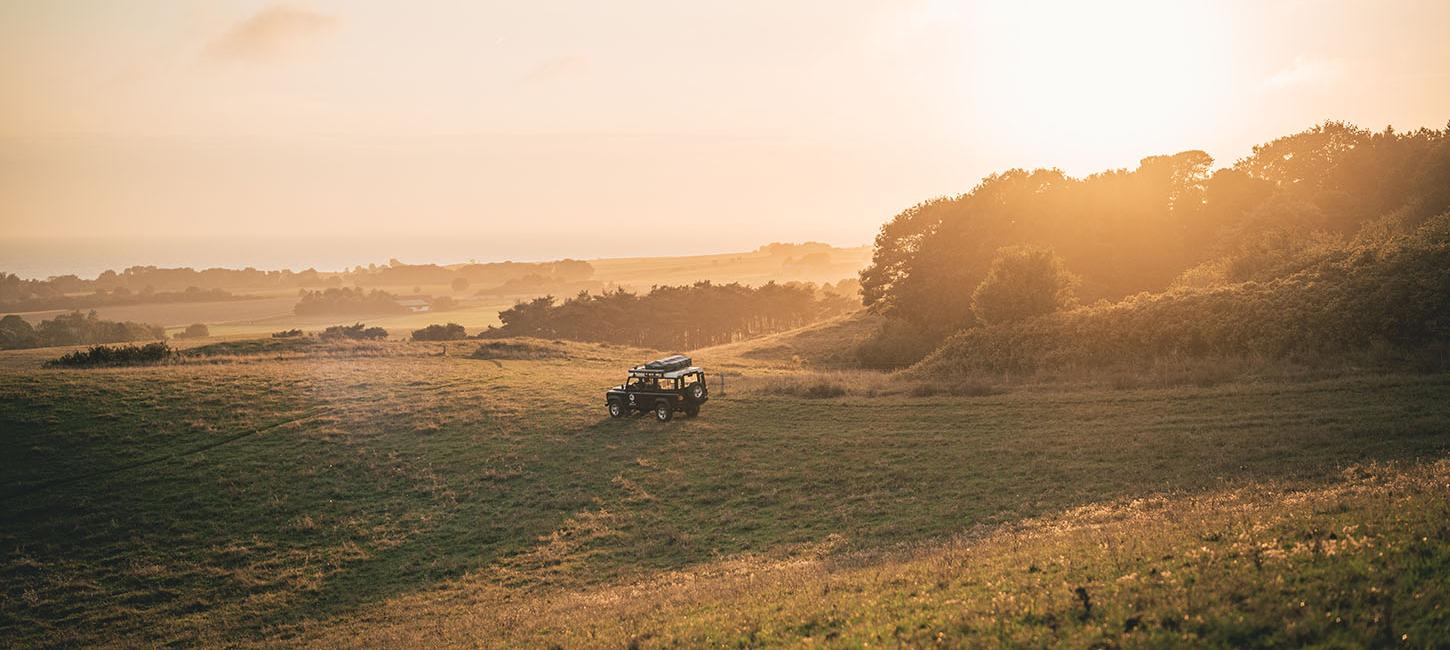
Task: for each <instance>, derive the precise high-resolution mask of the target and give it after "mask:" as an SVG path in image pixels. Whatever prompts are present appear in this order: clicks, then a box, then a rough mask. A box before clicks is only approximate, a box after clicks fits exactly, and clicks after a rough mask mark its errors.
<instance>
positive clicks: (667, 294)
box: [481, 282, 855, 350]
mask: <svg viewBox="0 0 1450 650" xmlns="http://www.w3.org/2000/svg"><path fill="white" fill-rule="evenodd" d="M842 284H843V285H846V286H849V287H851V288H852V289H854V283H844V282H843V283H842ZM854 305H855V301H854V299H853V297H852V296H850V295H847V294H846V293H844V291H842V290H840V289H838V288H837V287H829V290H823V289H821V288H817V287H816V286H815V285H812V284H803V283H788V284H776V283H773V282H772V283H767V284H765V285H762V286H759V287H750V286H746V285H742V284H738V283H731V284H714V283H711V282H697V283H695V284H692V285H686V286H665V287H654V288H653V289H652V290H651V291H650V292H649V293H646V294H635V293H631V292H628V291H624V290H616V291H607V292H604V293H601V294H589V293H584V292H581V293H580V294H579V295H577V296H575V297H573V298H569V299H567V300H565V301H564V302H562V303H559V302H558V301H557V300H556V299H555V298H554V297H553V296H544V297H541V298H536V299H534V300H531V301H528V302H521V303H519V304H517V305H514V306H513V307H512V308H510V309H507V310H505V311H502V312H499V320H501V321H502V322H503V326H502V327H496V328H490V329H489V330H488V331H486V332H484V333H483V334H482V335H481V336H483V337H486V338H502V337H508V336H534V337H540V338H562V339H572V340H576V341H596V342H608V343H621V344H629V345H639V346H643V347H649V348H656V349H670V350H688V349H692V348H698V347H703V346H707V345H715V344H719V343H728V342H730V341H735V340H739V339H742V338H746V337H750V336H757V335H760V334H767V333H770V332H779V331H782V330H786V329H790V328H793V327H799V326H801V325H805V324H808V323H812V322H815V321H817V320H820V319H822V318H829V317H831V316H835V315H839V314H843V313H846V312H848V311H850V310H852V309H854V308H855V306H854Z"/></svg>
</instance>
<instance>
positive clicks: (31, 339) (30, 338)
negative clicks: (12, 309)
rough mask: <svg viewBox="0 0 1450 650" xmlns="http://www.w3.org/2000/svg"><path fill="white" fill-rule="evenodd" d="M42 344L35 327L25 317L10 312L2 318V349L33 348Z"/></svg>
mask: <svg viewBox="0 0 1450 650" xmlns="http://www.w3.org/2000/svg"><path fill="white" fill-rule="evenodd" d="M37 345H40V337H38V336H36V334H35V328H34V327H31V325H30V322H29V321H26V320H25V319H24V318H21V317H19V316H16V315H15V314H9V315H7V316H6V317H4V318H0V349H4V350H10V349H16V348H33V347H35V346H37Z"/></svg>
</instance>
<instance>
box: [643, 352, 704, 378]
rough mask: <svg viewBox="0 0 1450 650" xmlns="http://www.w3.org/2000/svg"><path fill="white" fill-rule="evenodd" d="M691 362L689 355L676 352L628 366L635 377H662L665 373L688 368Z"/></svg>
mask: <svg viewBox="0 0 1450 650" xmlns="http://www.w3.org/2000/svg"><path fill="white" fill-rule="evenodd" d="M691 363H692V361H691V360H690V358H689V357H687V356H685V355H683V354H676V355H672V356H668V357H665V358H663V359H655V360H654V361H651V362H649V363H644V364H640V365H638V366H635V367H633V368H630V369H629V374H630V375H633V376H635V377H664V376H666V375H667V374H672V373H677V372H679V371H681V370H687V369H689V368H690V367H691V365H690V364H691Z"/></svg>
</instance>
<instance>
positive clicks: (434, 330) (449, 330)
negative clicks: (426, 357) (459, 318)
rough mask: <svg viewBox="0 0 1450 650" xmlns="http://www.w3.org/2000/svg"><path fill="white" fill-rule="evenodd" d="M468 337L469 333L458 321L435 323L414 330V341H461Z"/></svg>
mask: <svg viewBox="0 0 1450 650" xmlns="http://www.w3.org/2000/svg"><path fill="white" fill-rule="evenodd" d="M466 338H468V333H467V332H465V331H464V330H463V326H462V325H459V324H458V323H449V324H447V325H438V324H436V323H435V324H433V325H429V326H427V327H425V328H423V329H420V330H413V340H414V341H459V340H462V339H466Z"/></svg>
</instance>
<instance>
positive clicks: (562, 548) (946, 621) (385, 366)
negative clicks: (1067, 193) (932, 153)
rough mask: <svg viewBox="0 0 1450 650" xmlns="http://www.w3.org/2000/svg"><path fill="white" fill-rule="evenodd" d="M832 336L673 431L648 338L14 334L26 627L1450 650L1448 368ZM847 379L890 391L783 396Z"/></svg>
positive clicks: (9, 631)
mask: <svg viewBox="0 0 1450 650" xmlns="http://www.w3.org/2000/svg"><path fill="white" fill-rule="evenodd" d="M812 332H815V333H814V334H811V333H812ZM807 334H808V336H805V337H802V338H803V339H804V340H806V341H807V342H810V341H815V340H816V339H818V338H820V334H819V328H807ZM796 341H797V339H792V338H789V337H779V336H778V337H770V338H767V339H762V340H760V341H759V342H757V343H755V344H753V345H746V344H734V345H728V346H721V347H718V348H707V349H704V350H699V351H696V352H695V353H694V354H695V358H696V360H697V362H698V363H700V364H701V365H704V366H705V367H706V368H707V369H710V370H713V369H716V368H719V369H723V370H728V371H729V373H730V382H731V383H730V384H729V387H728V388H727V390H726V391H725V393H724V394H723V395H717V396H715V397H714V398H713V399H712V401H711V402H710V403H709V404H707V405H706V407H705V409H704V412H703V413H702V415H701V417H699V418H698V419H693V420H688V419H682V420H676V421H674V422H671V423H666V424H661V423H657V422H654V421H653V420H650V419H646V418H638V419H634V418H628V419H624V420H610V419H609V418H608V417H607V415H606V414H605V411H604V409H603V406H602V391H603V389H604V388H605V387H607V386H609V385H612V384H614V383H617V382H618V381H619V380H620V379H621V374H622V370H623V368H624V367H626V366H627V365H629V364H631V363H635V362H638V361H640V360H642V359H645V358H648V357H650V356H651V355H653V354H654V353H653V352H651V351H647V350H638V349H633V348H626V347H617V346H606V345H592V344H579V343H561V342H550V341H523V342H521V343H527V344H528V345H530V346H533V347H531V348H530V349H535V350H551V351H552V352H551V353H550V354H542V353H541V354H538V355H534V356H536V357H537V358H524V359H516V358H507V359H500V358H493V359H475V358H470V356H469V355H470V353H471V352H472V351H473V349H474V348H475V347H477V344H476V343H474V342H471V341H470V342H455V343H451V344H447V345H446V346H445V345H444V344H436V343H430V344H420V343H402V342H366V343H362V342H359V343H336V344H327V345H319V346H308V347H302V348H298V349H289V350H280V349H274V348H271V347H268V346H246V345H234V346H233V347H231V348H224V349H220V350H217V352H218V353H217V354H213V355H206V356H200V355H198V356H194V357H188V358H187V360H185V361H183V362H180V363H173V364H169V365H161V366H154V367H139V368H106V369H88V370H59V369H47V368H42V367H40V363H41V362H42V361H43V360H44V359H45V358H48V357H47V355H46V354H42V353H43V352H47V351H44V350H31V351H18V352H10V353H5V354H4V355H3V356H4V357H5V359H4V361H5V364H4V365H5V367H6V372H4V373H3V374H0V429H3V430H4V431H5V432H6V433H5V440H4V444H5V445H6V447H7V450H6V454H4V456H3V461H0V462H3V472H0V474H3V476H4V480H3V484H0V524H3V525H0V547H3V548H4V556H3V564H0V582H3V583H4V584H5V589H4V592H3V593H4V600H3V604H0V629H3V630H4V637H5V638H7V639H8V640H9V642H10V643H13V644H16V645H70V644H90V643H120V644H128V645H130V644H143V645H154V644H170V643H183V644H199V645H249V644H260V645H269V646H270V645H277V644H289V643H297V644H305V645H329V646H336V645H347V646H353V645H359V644H361V645H397V644H402V643H413V644H418V643H431V644H436V643H466V644H480V645H495V644H499V645H503V644H515V645H527V646H548V645H552V644H559V645H563V646H565V647H571V646H579V645H590V646H601V645H602V646H619V645H644V646H650V645H670V644H675V643H679V644H686V645H700V644H709V645H724V644H728V645H743V646H751V645H760V644H768V643H782V642H800V641H803V640H806V639H811V640H817V641H825V642H828V643H833V644H837V645H847V646H854V645H861V644H866V643H871V644H879V643H908V644H912V645H926V644H930V643H933V642H944V643H945V642H950V643H953V644H961V643H971V644H979V643H986V644H992V643H1006V644H1010V643H1029V644H1034V643H1043V642H1050V641H1057V642H1069V643H1072V644H1084V645H1085V644H1088V643H1093V642H1103V643H1134V642H1145V643H1150V642H1165V641H1174V640H1177V641H1179V642H1191V641H1200V642H1209V643H1217V644H1226V645H1263V644H1271V643H1295V644H1297V643H1308V642H1326V643H1349V644H1359V643H1380V642H1391V641H1393V640H1394V639H1400V638H1401V637H1402V636H1403V640H1406V641H1408V642H1409V643H1410V644H1411V645H1433V644H1434V643H1435V641H1436V639H1437V638H1438V637H1436V636H1435V631H1436V630H1443V629H1444V627H1445V624H1446V622H1447V614H1446V612H1447V610H1446V607H1445V605H1446V604H1447V600H1450V593H1447V590H1446V589H1445V588H1444V586H1443V580H1440V579H1439V578H1440V577H1441V576H1443V575H1444V573H1445V571H1446V569H1447V567H1450V529H1447V527H1446V526H1445V524H1444V522H1445V521H1446V520H1447V519H1446V517H1445V515H1446V514H1447V513H1446V509H1447V503H1446V496H1447V494H1450V493H1447V489H1446V488H1447V480H1450V473H1447V471H1446V466H1445V464H1444V462H1445V461H1444V458H1445V454H1446V451H1447V449H1450V436H1447V432H1450V376H1446V375H1442V374H1391V373H1384V374H1373V375H1370V374H1362V373H1360V374H1356V373H1346V374H1340V375H1335V376H1326V377H1304V378H1296V379H1281V380H1273V381H1268V380H1258V381H1255V380H1243V381H1229V382H1224V383H1218V384H1215V385H1195V384H1187V385H1178V386H1171V387H1166V388H1144V387H1131V386H1125V385H1119V386H1114V385H1103V384H1097V383H1091V382H1088V383H1078V382H1071V381H1055V382H1036V383H1034V382H1030V381H1019V382H1014V383H1002V384H1000V385H994V386H991V387H990V388H991V390H983V391H972V392H970V393H963V394H957V395H953V394H951V392H941V393H935V392H933V391H929V390H913V389H910V388H908V387H906V385H907V384H910V385H911V386H919V385H921V384H922V382H926V383H930V381H931V378H930V377H919V376H916V377H913V376H907V375H904V374H898V375H888V374H883V373H864V372H855V373H852V374H849V375H839V376H838V375H836V374H832V373H831V372H830V371H823V370H820V369H817V368H814V367H812V364H811V362H810V360H809V359H801V358H800V357H801V356H803V355H802V353H804V356H807V357H809V356H810V355H811V352H810V350H809V349H806V348H803V349H802V350H801V351H800V352H796V353H790V352H789V348H790V346H791V345H793V344H794V343H795V342H796ZM224 345H225V344H224ZM198 349H199V348H192V350H193V351H195V350H198ZM49 352H51V353H54V354H58V352H56V351H54V350H51V351H49ZM843 377H844V378H848V379H849V380H850V381H854V382H858V383H861V384H863V385H865V384H869V385H870V386H872V387H875V388H873V390H872V391H871V392H863V391H860V390H850V391H846V392H844V393H842V394H840V395H839V396H834V397H831V396H825V397H822V396H819V395H811V394H808V393H801V392H800V391H786V390H780V389H779V388H778V387H779V386H780V385H782V384H783V383H785V382H807V383H808V382H812V381H819V380H822V378H826V379H827V380H830V381H846V379H842V378H843ZM851 386H855V384H851ZM717 392H718V389H717ZM833 394H834V393H833ZM1079 590H1081V593H1079Z"/></svg>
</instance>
